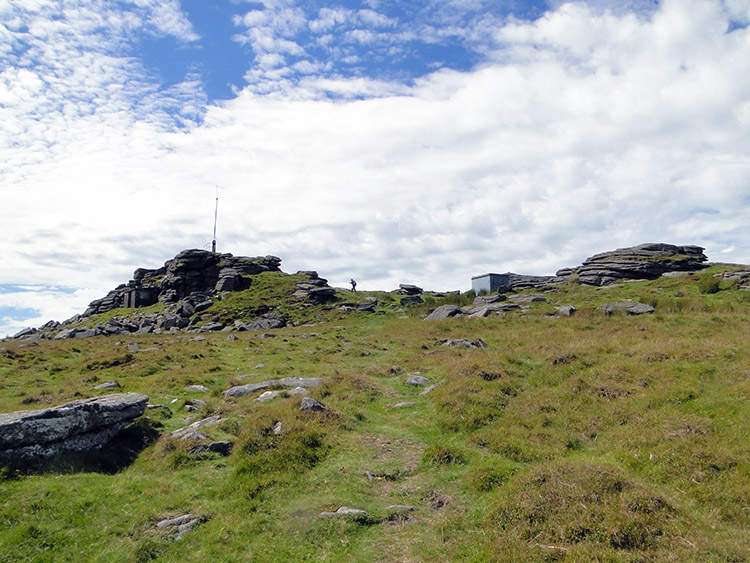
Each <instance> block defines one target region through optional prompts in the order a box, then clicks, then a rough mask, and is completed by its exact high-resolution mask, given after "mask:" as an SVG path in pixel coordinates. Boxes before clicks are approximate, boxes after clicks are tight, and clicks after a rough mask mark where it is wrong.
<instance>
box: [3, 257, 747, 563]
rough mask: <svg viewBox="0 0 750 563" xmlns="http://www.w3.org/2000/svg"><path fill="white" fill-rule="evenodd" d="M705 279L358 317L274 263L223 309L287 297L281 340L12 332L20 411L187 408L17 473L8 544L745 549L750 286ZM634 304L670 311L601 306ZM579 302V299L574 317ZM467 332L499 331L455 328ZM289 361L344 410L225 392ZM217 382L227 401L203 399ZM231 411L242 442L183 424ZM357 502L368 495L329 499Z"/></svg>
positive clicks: (262, 550)
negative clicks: (204, 444)
mask: <svg viewBox="0 0 750 563" xmlns="http://www.w3.org/2000/svg"><path fill="white" fill-rule="evenodd" d="M721 269H722V267H719V266H714V267H712V268H711V269H710V270H708V272H707V273H708V274H711V275H712V274H714V273H718V272H719V271H721ZM704 275H706V274H705V273H698V274H691V275H689V276H685V277H683V278H662V279H659V280H654V281H650V282H628V283H625V284H623V285H622V286H621V287H613V288H607V289H598V288H593V287H582V286H578V285H574V284H571V285H564V286H560V287H558V288H557V289H556V290H555V291H552V292H547V293H545V295H546V296H547V298H548V300H549V302H548V303H542V304H534V305H532V307H531V308H530V309H529V310H524V311H517V312H511V313H508V314H506V315H505V316H503V317H500V316H496V317H489V318H486V319H476V320H467V319H449V320H446V321H441V322H425V321H423V320H422V318H421V316H422V315H425V314H426V313H427V312H428V310H429V307H433V306H437V305H439V304H442V303H444V302H448V299H450V300H453V301H455V302H457V303H458V302H460V299H461V298H460V297H453V296H452V297H450V298H448V299H446V300H444V301H441V300H439V299H438V300H432V301H431V302H430V304H429V305H427V306H423V307H416V308H410V309H407V310H406V313H405V314H404V313H403V312H397V311H399V310H400V304H399V302H398V296H396V295H394V294H389V293H357V294H352V293H350V292H342V293H341V295H340V297H341V299H342V301H346V302H350V303H361V302H364V300H365V298H366V297H371V296H374V297H376V298H377V299H378V302H379V305H378V311H379V313H376V314H357V313H343V312H341V311H339V310H338V305H337V304H334V305H331V306H328V307H319V306H315V307H305V306H302V304H300V303H298V302H295V301H294V300H289V299H288V295H289V293H290V292H291V291H293V285H294V283H296V282H295V280H294V279H293V277H291V276H289V277H283V276H276V277H274V276H273V275H268V276H266V275H265V274H263V275H261V276H256V277H254V280H253V285H252V287H251V289H250V290H248V291H247V292H243V293H238V294H230V295H229V296H228V297H227V298H226V299H224V300H222V301H221V302H219V303H217V304H216V305H214V307H213V309H212V310H210V311H209V312H210V313H212V314H215V315H218V316H222V315H225V316H227V318H229V317H231V316H233V315H237V314H240V315H242V314H246V315H248V317H251V316H252V315H253V314H254V313H255V312H257V311H259V310H260V308H262V307H263V306H272V307H275V308H276V310H279V311H282V312H283V313H284V314H286V315H289V317H290V319H292V320H293V322H294V323H297V324H298V325H299V326H289V327H287V328H285V329H279V330H275V331H273V332H274V334H276V335H277V336H276V338H260V337H259V335H258V334H256V333H249V332H248V333H238V335H237V336H238V337H239V339H238V340H227V337H226V336H227V335H226V334H222V333H211V334H206V337H207V338H206V340H205V341H201V342H192V341H191V339H190V337H191V336H192V335H185V334H170V335H143V336H130V337H110V338H101V337H97V338H91V339H86V340H66V341H41V342H39V343H38V345H34V346H29V345H24V343H23V342H14V341H8V342H4V343H0V391H1V392H0V411H2V412H9V411H12V410H17V409H29V408H43V407H46V406H51V405H54V404H60V403H63V402H66V401H69V400H72V399H74V398H79V397H90V396H94V395H97V394H105V393H107V391H95V390H94V389H93V386H94V385H96V384H97V383H99V382H103V381H107V380H116V381H118V382H119V383H120V384H121V385H122V390H123V391H137V392H142V393H146V394H148V395H149V396H150V397H151V403H152V404H162V405H166V406H168V407H169V408H170V409H171V411H172V414H171V415H170V414H168V413H167V411H166V410H165V409H159V410H153V411H149V412H148V414H147V415H146V416H145V417H144V418H143V419H142V420H141V421H140V422H139V425H138V428H136V429H133V430H132V431H131V442H129V446H130V449H128V448H126V447H125V446H123V445H120V446H117V447H116V446H112V447H111V448H110V449H109V450H107V455H108V456H110V458H111V463H109V464H107V463H102V462H101V461H97V460H96V457H95V456H94V457H81V456H79V457H68V458H66V459H60V460H56V461H55V463H52V464H47V465H46V466H45V467H43V468H40V469H36V470H24V471H15V470H12V469H4V470H2V472H0V522H3V525H2V526H0V560H2V561H14V562H15V561H70V560H86V561H113V562H114V561H118V562H119V561H152V560H156V561H177V560H180V561H206V560H215V561H319V560H329V561H362V562H365V561H367V562H370V561H402V562H407V561H426V560H434V561H457V560H467V561H623V562H625V561H633V562H635V561H670V562H671V561H726V562H729V561H746V560H747V559H748V551H747V545H748V544H749V543H750V532H749V530H750V484H749V483H750V461H749V460H750V438H749V436H750V407H748V404H750V403H749V402H748V399H750V354H748V352H747V334H750V298H748V295H750V293H748V292H745V291H739V290H737V289H736V288H734V287H733V286H731V285H729V284H725V282H723V281H721V282H720V283H719V289H718V291H716V292H705V291H702V289H701V285H700V280H701V279H703V278H701V276H704ZM277 278H278V279H277ZM292 282H294V283H292ZM704 283H705V282H704ZM285 284H286V285H285ZM620 299H636V300H639V301H642V302H646V303H650V304H652V305H654V306H655V307H656V311H655V313H654V314H653V315H648V316H641V317H628V316H624V315H615V316H612V317H605V316H604V315H603V314H602V313H601V312H599V311H598V310H597V307H599V306H600V305H602V304H604V303H606V302H610V301H615V300H620ZM561 304H572V305H574V306H575V307H576V309H577V312H576V313H575V315H574V316H573V317H556V316H554V315H553V313H554V305H561ZM404 317H405V318H404ZM305 325H307V326H305ZM311 325H314V326H311ZM457 338H467V339H475V338H482V339H483V340H484V341H486V342H487V343H488V345H489V347H488V348H487V349H464V348H452V347H451V348H449V347H445V346H442V345H441V344H440V343H439V342H440V341H442V340H445V339H457ZM129 343H138V346H139V350H141V351H139V352H130V351H129V350H128V349H127V348H126V345H127V344H129ZM416 372H419V373H421V374H422V375H424V376H425V377H427V378H429V379H430V380H431V382H435V383H439V384H440V385H439V386H438V387H437V388H435V389H434V390H432V391H431V392H430V393H428V394H426V395H421V394H420V392H421V391H422V389H423V388H421V387H414V386H410V385H407V384H406V377H407V376H408V374H410V373H416ZM284 376H300V377H321V378H323V380H324V383H323V385H321V386H320V387H318V388H315V389H311V396H312V397H314V398H316V399H318V400H319V401H321V402H322V403H324V404H325V405H326V406H327V411H325V412H323V413H305V412H302V411H300V410H299V401H300V399H299V397H293V396H289V395H288V394H282V396H280V397H278V398H276V399H274V400H273V401H269V402H266V403H260V402H256V401H254V400H253V399H254V396H248V397H243V398H239V399H228V398H224V397H223V396H222V394H221V391H223V390H224V389H227V388H229V386H231V385H233V384H241V383H251V382H257V381H262V380H265V379H271V378H278V377H284ZM190 384H202V385H205V386H207V387H209V389H210V392H208V393H203V394H201V393H191V392H188V391H185V390H184V387H185V386H186V385H190ZM196 398H198V399H201V400H203V401H205V402H206V403H207V406H205V407H201V409H200V410H199V412H197V413H190V412H188V411H187V410H186V408H185V407H186V406H187V405H189V402H190V400H191V399H196ZM404 403H407V404H406V405H405V406H404ZM409 403H410V404H409ZM398 405H400V406H398ZM211 414H221V416H222V418H223V419H224V420H223V422H222V423H220V424H219V425H216V426H213V427H208V428H207V429H206V432H207V433H208V434H209V435H210V436H211V437H212V438H213V439H215V440H230V441H232V442H234V449H233V451H232V454H231V455H230V456H229V457H226V458H224V457H220V456H219V455H218V454H207V455H202V456H198V457H196V456H194V455H191V454H190V453H189V451H188V450H189V447H190V446H191V445H192V444H186V443H183V442H181V441H179V440H175V439H170V438H167V437H164V436H163V434H165V433H167V432H169V431H171V430H175V429H177V428H179V427H181V426H183V425H185V424H186V423H187V421H186V419H187V417H188V416H192V415H196V416H206V415H211ZM279 421H281V423H282V432H281V434H279V435H277V434H275V433H274V428H275V426H276V424H277V422H279ZM157 433H160V434H162V437H161V438H159V439H155V438H156V434H157ZM139 440H140V441H139ZM136 446H137V447H136ZM118 448H119V449H118ZM141 448H143V449H142V450H141ZM133 452H136V453H137V455H136V456H135V458H134V459H133V458H132V456H131V454H133ZM138 452H139V453H138ZM129 456H130V457H129ZM120 458H121V461H122V460H125V461H132V463H130V464H123V465H118V464H117V463H115V461H117V460H118V459H120ZM390 505H407V506H412V507H414V508H416V510H415V511H413V512H408V513H406V515H403V514H402V515H397V516H394V515H393V514H392V513H391V512H390V511H389V510H388V508H387V507H389V506H390ZM341 506H350V507H356V508H361V509H364V510H367V511H368V513H369V514H368V516H367V517H364V518H349V519H347V518H322V517H320V516H319V514H320V512H322V511H335V510H336V509H338V508H339V507H341ZM186 512H191V513H193V514H197V515H201V516H202V517H203V521H202V522H201V524H199V525H198V526H197V527H196V528H195V529H194V530H193V531H192V532H190V533H188V534H186V535H185V536H184V537H183V538H182V539H181V540H175V539H174V535H173V534H169V533H166V532H163V531H160V530H156V528H155V523H156V522H157V521H159V520H161V519H164V518H168V517H173V516H177V515H180V514H184V513H186Z"/></svg>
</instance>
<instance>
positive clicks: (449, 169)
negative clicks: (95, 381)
mask: <svg viewBox="0 0 750 563" xmlns="http://www.w3.org/2000/svg"><path fill="white" fill-rule="evenodd" d="M261 4H262V5H263V9H258V10H249V11H248V12H247V13H246V14H245V15H244V16H243V17H242V18H241V19H240V20H238V21H236V22H235V24H236V30H237V35H238V38H237V39H238V40H239V41H246V42H247V44H248V45H249V46H250V47H251V48H252V52H253V55H252V58H251V60H249V61H248V73H247V81H248V83H247V86H246V87H245V88H243V89H242V90H241V91H238V93H237V96H236V97H235V98H234V99H232V100H228V101H225V102H221V103H218V102H214V103H207V102H206V99H205V94H204V89H203V85H202V82H201V79H200V77H199V76H193V75H187V76H186V77H185V80H184V81H183V82H181V83H179V84H177V85H175V86H171V87H169V88H163V87H161V86H160V85H159V81H158V77H155V76H153V75H152V74H151V73H150V72H149V71H148V70H147V69H146V65H144V64H143V62H142V61H140V60H139V59H138V58H137V57H136V56H134V55H133V53H134V52H135V51H134V49H135V48H134V47H133V45H134V44H135V42H137V37H140V36H142V35H143V34H157V35H158V34H160V35H168V36H170V37H172V38H173V39H174V40H175V41H178V42H180V43H181V44H184V45H191V44H193V43H195V42H197V41H199V38H198V36H197V34H196V33H195V31H194V30H193V28H192V26H191V24H190V22H189V21H188V20H187V19H186V16H185V14H184V13H183V12H181V11H180V6H179V4H178V2H176V1H174V2H169V3H167V2H156V1H153V2H148V1H145V0H138V1H133V2H121V3H119V4H118V8H117V9H116V10H115V9H113V8H112V7H111V6H110V5H109V4H108V3H104V2H95V1H83V0H78V1H72V0H71V1H68V2H65V3H62V5H63V6H65V8H64V9H62V8H60V7H59V6H60V5H61V3H59V2H51V1H50V2H45V1H43V0H37V1H35V2H26V3H24V6H23V8H20V7H18V5H17V4H16V3H12V4H11V3H10V2H4V1H2V0H0V15H1V16H2V17H0V21H3V22H7V23H5V24H3V25H2V26H0V45H2V47H0V57H2V59H3V63H4V65H3V66H2V67H0V68H4V69H5V70H3V71H2V72H1V74H0V184H1V185H2V189H3V196H4V204H3V208H2V213H1V220H0V251H1V252H2V255H3V268H2V272H1V275H0V284H13V286H11V285H4V286H0V287H1V288H2V291H0V309H2V308H3V307H5V308H9V307H13V308H15V309H28V308H31V309H34V310H36V311H38V314H36V315H34V316H30V317H28V318H15V317H13V318H11V316H9V317H8V318H6V319H3V320H2V321H1V322H0V335H2V334H6V333H12V332H15V331H16V330H17V329H19V328H21V327H22V326H26V325H38V324H41V323H43V322H44V321H46V320H48V319H49V318H57V319H58V320H62V318H65V317H67V316H70V315H72V314H73V313H75V312H80V311H81V310H82V309H83V308H85V306H86V304H87V303H88V301H90V300H91V299H93V298H95V297H101V296H103V295H104V294H105V293H106V292H107V291H108V290H109V289H111V288H113V287H114V286H116V285H118V284H119V283H122V282H125V281H127V280H128V279H129V278H130V276H131V274H132V271H133V270H134V269H135V268H137V267H142V266H143V267H157V266H159V265H161V264H162V263H163V262H164V261H165V260H167V259H169V258H171V257H172V256H174V255H175V254H176V253H177V252H179V251H180V250H182V249H183V248H190V247H199V248H200V247H203V246H204V245H205V244H207V243H208V242H210V239H211V231H212V227H213V203H214V197H215V189H216V186H217V185H218V186H219V197H220V203H219V247H220V248H219V249H220V250H221V251H223V252H232V253H234V254H243V255H258V254H276V255H278V256H280V257H281V258H282V259H283V260H284V262H283V264H282V267H283V268H284V270H285V271H295V270H297V269H316V270H318V271H319V272H320V274H321V275H322V276H324V277H327V278H329V279H330V280H331V282H332V283H334V284H340V285H344V284H345V282H346V281H347V280H348V279H349V278H350V277H355V278H356V279H358V281H359V283H360V285H359V287H361V288H362V289H368V288H372V289H392V288H394V287H396V286H397V285H398V284H399V283H416V284H419V285H422V286H424V287H429V288H431V289H468V287H469V286H470V277H471V276H472V275H476V274H479V273H484V272H487V271H507V270H511V271H518V272H523V273H553V272H554V271H555V270H556V269H558V268H561V267H564V266H571V265H576V264H579V263H580V262H581V261H582V260H583V259H584V258H585V257H587V256H589V255H591V254H593V253H595V252H599V251H603V250H607V249H612V248H615V247H618V246H627V245H632V244H638V243H641V242H650V241H653V242H656V241H663V242H671V243H676V244H700V245H703V246H705V247H706V248H707V253H708V255H709V257H710V258H711V259H712V260H715V261H735V262H744V263H747V262H750V235H748V230H747V227H746V225H748V224H750V156H748V155H750V135H748V134H747V132H748V131H749V130H750V82H748V80H747V78H746V77H747V76H750V32H749V30H748V27H747V24H748V22H749V21H750V2H747V1H739V0H735V1H727V2H718V1H711V2H709V1H706V0H700V1H697V0H696V1H693V0H679V1H676V0H673V1H666V2H663V3H661V4H660V5H659V6H658V8H656V9H653V8H651V9H644V5H643V4H642V3H633V4H632V6H630V7H629V8H628V9H622V4H621V3H618V5H619V6H620V9H617V10H616V11H613V10H612V9H610V8H611V6H609V5H608V3H606V2H594V3H588V4H586V3H568V4H561V5H559V6H555V7H553V8H552V9H550V10H549V11H548V12H546V13H545V14H543V15H541V17H538V18H536V19H534V20H523V19H519V18H517V17H512V16H510V15H508V14H499V13H497V14H493V13H492V12H487V11H482V10H474V11H471V10H469V9H466V10H465V11H464V12H456V13H457V15H456V20H457V21H456V22H455V24H454V25H450V21H448V20H447V19H446V18H445V17H443V16H441V14H440V12H439V11H437V9H435V10H432V11H429V10H427V8H424V9H423V11H422V12H421V13H419V14H417V15H416V16H414V18H416V19H415V20H414V21H417V22H419V26H417V27H416V28H415V29H417V31H416V32H414V33H417V34H418V35H419V36H420V39H419V40H420V42H421V43H424V42H425V41H426V39H425V38H426V37H427V38H430V40H433V39H432V35H429V34H430V33H432V34H434V37H435V39H434V41H435V42H436V44H440V41H442V40H443V39H441V38H444V37H446V36H450V37H456V36H458V35H461V42H462V45H463V46H464V47H463V48H464V49H465V52H466V53H473V55H472V56H476V57H478V58H477V62H476V64H474V65H473V66H472V67H471V68H469V69H468V70H461V69H459V70H455V69H454V70H451V69H449V68H446V67H442V68H436V69H435V70H434V71H425V72H423V73H421V74H419V75H415V74H412V75H410V76H409V77H408V79H400V78H399V77H398V76H393V75H390V74H389V73H385V74H382V75H380V74H377V73H373V72H372V71H371V69H368V68H367V65H365V66H362V67H361V72H353V71H352V72H343V71H342V70H341V69H346V68H348V69H350V70H351V69H352V68H354V66H356V65H355V63H356V61H355V60H354V59H351V63H350V65H351V66H349V67H347V66H342V65H343V64H344V63H342V64H339V63H338V61H339V59H343V58H346V57H357V56H359V57H361V58H363V59H366V56H367V53H368V52H369V51H367V49H369V48H371V49H372V52H373V53H374V57H375V58H376V59H377V57H388V56H389V53H391V52H392V53H393V56H394V57H398V56H407V55H406V53H407V52H408V47H409V46H410V45H412V46H413V42H412V41H411V40H410V39H409V38H408V37H405V36H404V34H405V33H407V31H406V30H407V28H408V27H409V26H408V25H407V20H406V16H405V15H404V14H400V15H398V14H391V15H388V14H385V13H383V12H378V3H377V2H371V3H370V6H369V8H368V9H367V10H358V11H354V10H344V9H342V8H338V7H336V6H333V5H327V4H326V5H323V4H322V3H321V5H320V6H319V7H318V9H317V11H316V12H315V14H314V15H315V17H314V18H311V17H310V16H309V15H308V13H307V12H305V11H302V8H301V7H300V5H298V4H297V3H295V2H292V1H291V0H285V1H282V0H265V1H264V2H263V3H257V5H259V6H260V5H261ZM455 4H456V5H457V6H458V5H463V6H464V7H466V6H470V5H472V3H471V2H463V3H459V2H456V3H455ZM476 4H477V5H479V6H482V5H483V3H482V2H477V3H476ZM425 5H427V4H425ZM308 11H309V10H308ZM467 22H469V23H467ZM438 24H440V25H438ZM303 31H304V33H303ZM357 31H361V32H362V33H355V32H357ZM326 34H330V35H331V36H332V39H331V40H330V41H329V50H326V51H323V50H320V49H322V47H321V45H323V44H324V43H321V41H320V38H321V37H325V36H326ZM303 39H304V40H303ZM313 39H314V41H313ZM352 45H360V46H362V45H365V46H366V47H361V48H360V47H358V48H354V47H351V50H350V49H349V47H350V46H352ZM331 61H333V62H331ZM334 62H335V63H336V64H333V63H334ZM329 63H330V65H333V66H330V65H329V66H328V67H327V66H326V65H327V64H329ZM295 65H296V68H295ZM274 72H276V74H274ZM18 285H32V286H35V287H36V288H37V290H35V291H28V290H27V289H19V288H17V287H15V286H18ZM39 288H42V289H39ZM58 288H67V289H66V291H64V292H62V291H60V290H59V289H58ZM53 302H54V306H53V305H52V303H53Z"/></svg>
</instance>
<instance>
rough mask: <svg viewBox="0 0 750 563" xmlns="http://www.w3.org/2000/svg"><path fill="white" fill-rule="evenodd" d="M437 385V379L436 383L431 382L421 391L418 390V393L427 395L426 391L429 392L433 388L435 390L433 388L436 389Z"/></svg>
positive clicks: (438, 384)
mask: <svg viewBox="0 0 750 563" xmlns="http://www.w3.org/2000/svg"><path fill="white" fill-rule="evenodd" d="M439 386H440V382H439V381H438V382H437V383H433V384H432V385H430V386H429V387H425V388H424V389H423V390H422V391H420V393H419V394H420V395H427V393H429V392H430V391H433V390H435V389H436V388H438V387H439Z"/></svg>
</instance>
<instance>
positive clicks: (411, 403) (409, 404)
mask: <svg viewBox="0 0 750 563" xmlns="http://www.w3.org/2000/svg"><path fill="white" fill-rule="evenodd" d="M416 404H417V403H415V402H414V401H403V402H401V403H396V404H394V405H388V408H389V409H402V408H405V407H413V406H414V405H416Z"/></svg>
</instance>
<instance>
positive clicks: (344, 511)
mask: <svg viewBox="0 0 750 563" xmlns="http://www.w3.org/2000/svg"><path fill="white" fill-rule="evenodd" d="M369 515H370V513H369V512H367V511H366V510H360V509H359V508H352V507H349V506H342V507H340V508H339V509H338V510H336V512H330V511H327V510H324V511H323V512H321V513H320V516H321V517H323V518H333V517H336V516H343V517H348V518H354V519H361V518H367V517H368V516H369Z"/></svg>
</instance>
